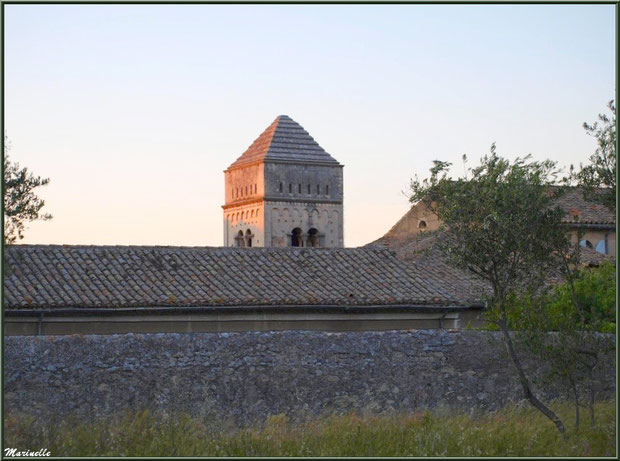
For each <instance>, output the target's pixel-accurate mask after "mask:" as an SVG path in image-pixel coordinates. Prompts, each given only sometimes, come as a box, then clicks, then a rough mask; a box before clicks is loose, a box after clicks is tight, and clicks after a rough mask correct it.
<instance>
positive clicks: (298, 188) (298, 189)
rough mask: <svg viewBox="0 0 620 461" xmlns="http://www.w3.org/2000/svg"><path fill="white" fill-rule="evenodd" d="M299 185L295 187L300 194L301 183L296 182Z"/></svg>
mask: <svg viewBox="0 0 620 461" xmlns="http://www.w3.org/2000/svg"><path fill="white" fill-rule="evenodd" d="M298 186H299V187H297V193H298V194H301V184H298Z"/></svg>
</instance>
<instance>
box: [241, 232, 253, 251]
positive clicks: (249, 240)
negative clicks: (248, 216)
mask: <svg viewBox="0 0 620 461" xmlns="http://www.w3.org/2000/svg"><path fill="white" fill-rule="evenodd" d="M239 232H241V231H239ZM252 237H254V235H253V234H252V231H251V230H250V229H248V230H247V231H245V246H247V247H251V246H252Z"/></svg>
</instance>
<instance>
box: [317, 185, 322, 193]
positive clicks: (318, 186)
mask: <svg viewBox="0 0 620 461" xmlns="http://www.w3.org/2000/svg"><path fill="white" fill-rule="evenodd" d="M320 193H321V186H320V185H319V184H317V185H316V195H319V194H320Z"/></svg>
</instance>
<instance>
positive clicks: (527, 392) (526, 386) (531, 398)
mask: <svg viewBox="0 0 620 461" xmlns="http://www.w3.org/2000/svg"><path fill="white" fill-rule="evenodd" d="M500 325H501V329H502V333H503V335H504V340H505V343H506V348H507V349H508V354H509V355H510V358H511V359H512V363H513V364H514V366H515V368H516V369H517V374H518V375H519V382H520V383H521V388H522V389H523V395H524V396H525V398H526V399H527V400H528V402H530V403H531V404H532V406H533V407H534V408H536V409H537V410H539V411H540V412H541V413H542V414H544V415H545V416H546V417H547V418H549V419H550V420H551V421H552V422H553V424H555V427H557V429H558V431H560V433H562V435H565V428H564V424H563V423H562V420H561V419H560V418H558V416H557V415H556V414H555V413H554V412H553V411H552V410H551V409H550V408H547V406H546V405H545V404H544V403H542V402H541V401H540V400H538V399H537V398H536V396H535V395H534V394H533V393H532V390H531V389H530V383H529V381H528V379H527V377H526V376H525V372H524V371H523V366H522V365H521V361H520V360H519V358H518V357H517V354H516V353H515V350H514V347H513V344H512V338H511V337H510V333H509V332H508V326H507V324H506V319H505V313H504V312H502V321H501V322H500Z"/></svg>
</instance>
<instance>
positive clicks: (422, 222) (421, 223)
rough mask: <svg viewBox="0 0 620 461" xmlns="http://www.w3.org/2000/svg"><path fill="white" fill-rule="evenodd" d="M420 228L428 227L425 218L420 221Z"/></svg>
mask: <svg viewBox="0 0 620 461" xmlns="http://www.w3.org/2000/svg"><path fill="white" fill-rule="evenodd" d="M418 229H421V230H423V229H426V221H424V220H423V219H422V220H420V222H419V223H418Z"/></svg>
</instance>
